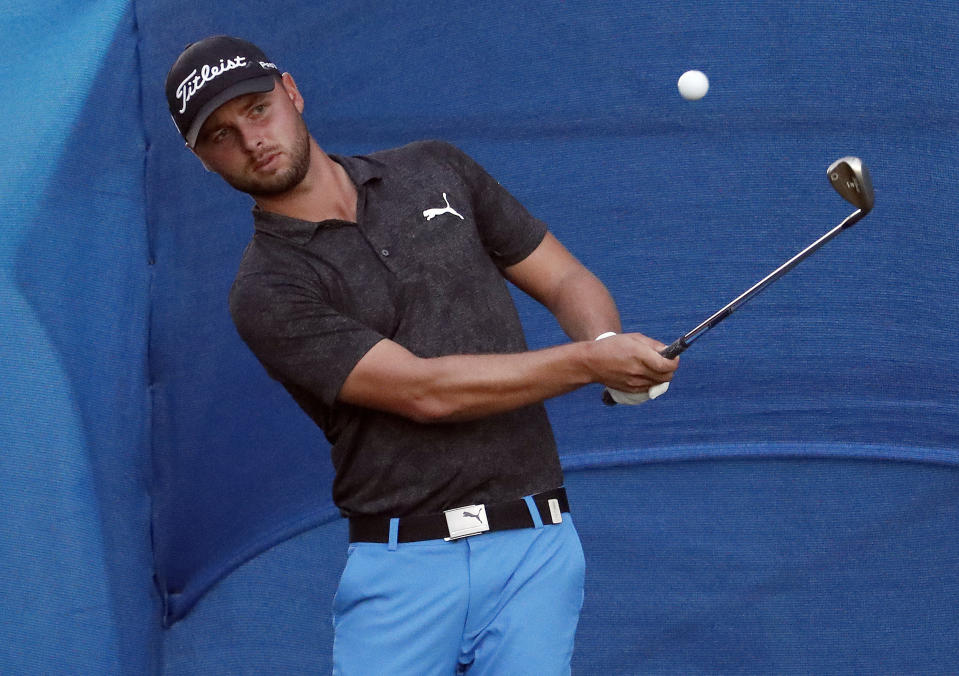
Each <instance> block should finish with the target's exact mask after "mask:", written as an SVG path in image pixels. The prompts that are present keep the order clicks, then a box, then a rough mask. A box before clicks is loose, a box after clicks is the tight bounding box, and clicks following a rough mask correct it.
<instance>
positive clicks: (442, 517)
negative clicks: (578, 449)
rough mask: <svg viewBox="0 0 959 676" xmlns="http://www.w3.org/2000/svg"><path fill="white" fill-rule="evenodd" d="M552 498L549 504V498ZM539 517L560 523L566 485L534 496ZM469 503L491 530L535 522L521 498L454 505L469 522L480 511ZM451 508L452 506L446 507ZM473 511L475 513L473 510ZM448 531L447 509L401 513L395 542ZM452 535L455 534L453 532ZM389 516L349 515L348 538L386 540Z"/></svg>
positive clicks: (428, 537)
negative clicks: (465, 513)
mask: <svg viewBox="0 0 959 676" xmlns="http://www.w3.org/2000/svg"><path fill="white" fill-rule="evenodd" d="M551 500H552V501H554V503H553V504H552V505H551V504H550V501H551ZM533 502H534V503H535V505H536V507H537V509H538V511H539V515H540V518H541V519H542V521H543V524H544V525H550V524H553V523H560V521H561V520H562V517H559V516H558V514H556V515H554V511H557V512H559V513H562V512H569V501H568V500H567V498H566V489H565V488H554V489H553V490H551V491H545V492H543V493H537V494H536V495H534V496H533ZM472 507H482V508H483V512H485V518H486V522H487V525H488V527H489V528H488V530H489V531H490V532H492V531H497V530H512V529H516V528H532V527H533V526H535V525H536V524H535V523H534V522H533V517H532V515H531V514H530V511H529V507H528V506H527V504H526V501H525V500H523V499H519V500H510V501H509V502H500V503H496V504H490V505H466V506H464V507H458V508H456V510H455V511H456V512H457V513H459V512H469V514H467V515H466V518H465V519H464V520H465V521H467V522H470V523H471V519H473V518H475V519H476V520H477V521H479V522H482V519H483V516H484V514H483V513H480V510H472V511H470V508H472ZM448 511H450V512H453V511H454V510H448ZM474 512H475V514H474ZM450 537H451V531H450V527H449V522H448V521H447V517H446V513H445V512H444V513H441V514H420V515H414V516H406V517H402V518H401V519H400V520H399V528H398V531H397V538H396V541H397V542H417V541H419V540H439V539H442V538H450ZM453 537H454V538H455V537H456V536H455V535H453ZM389 541H390V519H389V518H388V517H380V516H354V517H352V518H350V542H389Z"/></svg>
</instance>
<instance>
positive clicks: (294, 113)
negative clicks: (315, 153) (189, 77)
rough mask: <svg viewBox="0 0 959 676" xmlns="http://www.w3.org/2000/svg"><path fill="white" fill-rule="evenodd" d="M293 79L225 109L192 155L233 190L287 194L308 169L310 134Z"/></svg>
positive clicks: (204, 129)
mask: <svg viewBox="0 0 959 676" xmlns="http://www.w3.org/2000/svg"><path fill="white" fill-rule="evenodd" d="M302 111H303V99H302V97H301V96H300V93H299V91H297V89H296V84H295V83H294V82H293V78H291V77H290V76H289V75H284V76H283V83H282V84H281V83H279V82H278V83H277V85H276V86H275V87H274V88H273V91H270V92H264V93H257V94H247V95H245V96H240V97H237V98H235V99H233V100H231V101H228V102H227V103H225V104H223V105H222V106H220V107H219V108H217V110H216V111H215V112H214V113H213V114H212V115H211V116H210V117H209V118H207V120H206V122H205V123H204V124H203V127H202V129H201V130H200V134H199V135H198V136H197V140H196V144H195V145H194V147H193V152H194V153H196V155H197V156H198V157H199V158H200V159H201V160H202V161H203V164H204V165H205V166H206V167H207V168H208V169H210V170H211V171H215V172H216V173H218V174H219V175H220V176H222V177H223V179H224V180H225V181H226V182H227V183H229V184H230V185H231V186H233V187H234V188H236V189H237V190H240V191H242V192H245V193H248V194H250V195H252V196H253V197H254V198H256V197H258V196H272V195H279V194H282V193H285V192H288V191H290V190H292V189H293V188H295V187H296V186H298V185H299V184H300V183H301V182H302V181H303V179H304V177H305V176H306V174H307V171H308V170H309V166H310V142H309V141H310V134H309V132H308V131H307V128H306V124H305V123H304V122H303V118H302V116H301V113H302Z"/></svg>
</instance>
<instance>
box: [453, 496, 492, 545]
mask: <svg viewBox="0 0 959 676" xmlns="http://www.w3.org/2000/svg"><path fill="white" fill-rule="evenodd" d="M443 514H444V515H445V516H446V528H447V530H449V532H450V536H449V537H448V538H443V539H444V540H446V541H447V542H449V541H450V540H458V539H460V538H465V537H469V536H470V535H477V534H479V533H485V532H486V531H488V530H489V520H487V518H486V505H466V506H465V507H456V508H455V509H447V510H446V511H445V512H443Z"/></svg>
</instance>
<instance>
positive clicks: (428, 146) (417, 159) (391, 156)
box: [368, 139, 472, 168]
mask: <svg viewBox="0 0 959 676" xmlns="http://www.w3.org/2000/svg"><path fill="white" fill-rule="evenodd" d="M368 157H369V159H371V160H373V161H375V162H379V163H382V164H383V165H386V166H397V165H407V164H409V165H412V166H419V167H422V165H423V164H424V163H434V164H445V165H448V166H452V167H454V168H460V167H462V166H463V165H464V164H467V163H471V162H472V159H471V158H470V157H469V155H467V154H466V153H465V152H463V151H462V150H461V149H460V148H458V147H457V146H455V145H453V144H452V143H449V142H448V141H441V140H436V139H428V140H423V141H414V142H413V143H408V144H406V145H404V146H399V147H397V148H391V149H389V150H381V151H378V152H375V153H372V154H371V155H369V156H368Z"/></svg>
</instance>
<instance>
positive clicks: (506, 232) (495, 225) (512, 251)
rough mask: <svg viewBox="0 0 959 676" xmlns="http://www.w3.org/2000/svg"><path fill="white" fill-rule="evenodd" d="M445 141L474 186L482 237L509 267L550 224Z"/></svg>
mask: <svg viewBox="0 0 959 676" xmlns="http://www.w3.org/2000/svg"><path fill="white" fill-rule="evenodd" d="M445 145H446V151H447V154H448V158H449V161H450V162H451V163H452V164H453V165H454V167H455V168H456V170H457V171H458V173H459V174H460V175H461V176H462V177H463V179H464V180H466V182H467V183H468V185H469V186H470V192H471V196H472V203H473V214H474V216H475V218H476V225H477V228H478V229H479V234H480V238H481V239H482V240H483V246H484V247H485V248H486V251H487V253H488V254H489V255H490V257H491V258H492V259H493V261H494V262H495V263H496V265H497V266H498V267H499V268H501V269H502V268H507V267H509V266H511V265H515V264H516V263H519V262H520V261H522V260H523V259H525V258H526V257H527V256H529V255H530V254H531V253H533V250H535V249H536V247H537V246H539V244H540V243H541V242H542V241H543V238H544V237H545V236H546V232H547V229H548V228H547V226H546V224H545V223H544V222H543V221H541V220H539V219H537V218H534V217H533V216H532V215H531V214H530V213H529V211H527V210H526V207H524V206H523V205H522V204H521V203H520V202H519V200H517V199H516V198H515V197H513V195H512V194H510V192H509V191H508V190H506V188H504V187H503V186H502V185H500V183H499V182H498V181H497V180H496V179H495V178H493V177H492V176H490V174H489V173H488V172H487V171H486V170H485V169H484V168H483V167H481V166H480V165H479V163H477V162H476V161H475V160H474V159H473V158H471V157H470V156H469V155H467V154H466V153H464V152H463V151H461V150H459V149H458V148H456V147H455V146H452V145H449V144H445Z"/></svg>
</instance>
